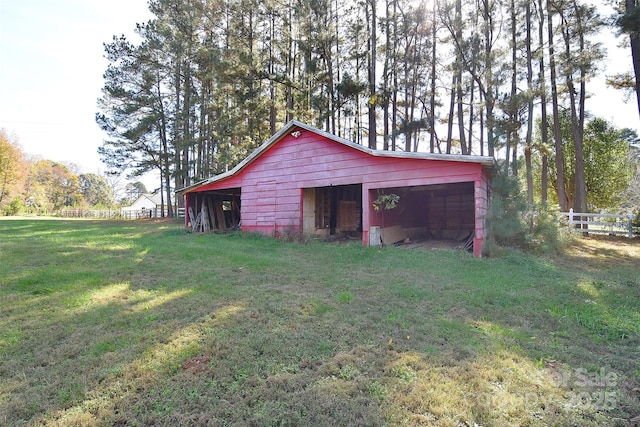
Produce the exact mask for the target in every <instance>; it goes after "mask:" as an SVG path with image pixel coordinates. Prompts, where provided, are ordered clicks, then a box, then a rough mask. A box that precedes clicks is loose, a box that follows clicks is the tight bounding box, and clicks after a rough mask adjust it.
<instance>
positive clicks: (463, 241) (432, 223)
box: [369, 182, 475, 249]
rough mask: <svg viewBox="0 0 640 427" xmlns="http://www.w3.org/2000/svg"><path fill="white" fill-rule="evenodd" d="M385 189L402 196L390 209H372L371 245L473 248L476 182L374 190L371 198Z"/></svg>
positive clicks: (389, 192)
mask: <svg viewBox="0 0 640 427" xmlns="http://www.w3.org/2000/svg"><path fill="white" fill-rule="evenodd" d="M382 192H384V193H386V194H396V195H398V196H399V201H398V203H397V206H396V207H395V208H393V209H390V210H380V211H373V210H372V214H371V215H372V218H371V220H370V223H371V224H372V230H371V231H370V235H369V244H370V245H380V244H383V245H392V244H396V245H399V244H411V245H414V246H418V245H419V244H420V243H423V244H424V245H425V246H426V245H428V244H432V243H434V242H439V243H441V244H444V243H446V244H444V245H443V246H445V247H447V246H460V245H461V246H464V247H466V248H467V249H471V248H472V245H473V236H474V230H475V200H474V183H473V182H462V183H453V184H438V185H423V186H414V187H397V188H384V189H377V190H371V191H370V194H369V197H370V200H376V199H377V198H378V196H379V194H381V193H382Z"/></svg>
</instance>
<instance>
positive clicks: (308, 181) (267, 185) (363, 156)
mask: <svg viewBox="0 0 640 427" xmlns="http://www.w3.org/2000/svg"><path fill="white" fill-rule="evenodd" d="M295 129H296V130H297V131H299V132H300V133H299V134H298V136H297V137H295V136H293V133H292V132H289V133H287V134H285V135H284V136H282V137H281V139H280V140H279V141H277V142H276V143H275V144H273V145H271V147H269V148H268V149H266V150H265V151H264V152H262V153H261V154H260V155H259V156H258V157H257V158H255V159H254V160H253V161H251V162H250V163H249V164H247V165H246V166H244V167H243V168H242V169H241V170H239V171H238V173H236V174H235V175H232V176H229V177H228V178H225V179H222V180H218V181H215V182H212V183H210V184H204V185H201V186H196V187H195V188H193V189H192V190H189V191H188V192H187V197H190V196H189V193H193V192H202V191H211V190H217V189H225V188H234V187H241V188H242V192H241V218H242V229H243V230H245V231H251V232H260V233H266V234H274V233H281V232H299V231H300V230H302V217H303V215H302V189H304V188H314V187H326V186H337V185H347V184H362V193H363V198H362V210H363V212H362V218H363V224H362V226H363V243H364V244H368V242H369V235H368V231H369V227H370V226H371V225H378V224H376V216H375V215H374V214H373V212H372V211H373V209H372V202H373V199H372V194H374V193H375V192H374V191H370V190H377V189H380V188H392V187H407V186H418V185H430V184H443V183H456V182H473V183H474V186H475V214H476V230H475V232H476V235H475V245H474V248H475V249H474V252H475V253H474V254H475V255H476V256H480V254H481V252H480V251H481V250H482V243H483V240H484V237H485V236H484V217H485V216H486V212H487V197H488V195H487V188H488V179H487V176H486V174H485V173H484V171H483V167H482V165H481V164H480V163H474V162H459V161H447V160H426V159H416V158H398V157H384V156H376V155H372V154H370V153H367V152H363V151H360V150H358V149H355V148H352V147H350V146H348V145H345V144H341V143H339V142H336V141H334V140H331V139H329V138H327V137H325V136H323V135H320V134H318V133H315V132H312V131H310V130H308V129H303V128H295ZM292 130H293V129H292ZM296 133H297V132H296Z"/></svg>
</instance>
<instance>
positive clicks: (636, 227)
mask: <svg viewBox="0 0 640 427" xmlns="http://www.w3.org/2000/svg"><path fill="white" fill-rule="evenodd" d="M631 227H632V230H633V234H635V235H636V236H640V209H636V210H635V211H634V212H633V219H632V220H631Z"/></svg>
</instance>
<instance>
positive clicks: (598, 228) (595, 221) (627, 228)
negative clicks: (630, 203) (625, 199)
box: [559, 208, 633, 238]
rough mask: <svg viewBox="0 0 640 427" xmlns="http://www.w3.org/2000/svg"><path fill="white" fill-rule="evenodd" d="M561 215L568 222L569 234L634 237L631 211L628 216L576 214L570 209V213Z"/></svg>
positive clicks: (561, 213)
mask: <svg viewBox="0 0 640 427" xmlns="http://www.w3.org/2000/svg"><path fill="white" fill-rule="evenodd" d="M559 215H560V216H561V218H562V219H563V220H565V221H566V225H567V227H568V229H569V232H574V231H575V232H578V233H597V234H608V235H622V236H623V235H626V236H627V237H628V238H632V237H633V213H632V212H631V211H629V212H628V213H626V214H610V213H582V212H574V211H573V208H572V209H569V212H559Z"/></svg>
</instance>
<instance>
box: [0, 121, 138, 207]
mask: <svg viewBox="0 0 640 427" xmlns="http://www.w3.org/2000/svg"><path fill="white" fill-rule="evenodd" d="M109 178H110V179H109ZM120 187H121V185H120V178H119V177H118V176H114V177H105V176H102V175H98V174H94V173H79V172H78V170H77V167H75V166H74V165H67V164H62V163H59V162H55V161H52V160H46V159H41V158H30V157H29V156H28V155H26V154H25V153H24V152H23V151H22V149H21V147H20V145H19V144H18V141H17V138H16V137H14V136H12V135H10V134H9V132H7V131H5V130H3V129H0V215H3V216H4V215H20V214H34V215H50V214H55V213H56V212H58V211H60V210H61V209H64V208H76V209H80V208H102V209H107V208H116V207H118V206H119V205H120V204H124V205H127V204H128V203H129V202H131V201H133V200H135V199H136V198H137V197H138V196H139V195H140V194H142V193H144V192H146V188H145V187H144V184H142V183H140V182H136V183H130V184H127V185H126V186H125V188H120ZM116 199H117V200H116Z"/></svg>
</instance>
